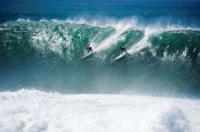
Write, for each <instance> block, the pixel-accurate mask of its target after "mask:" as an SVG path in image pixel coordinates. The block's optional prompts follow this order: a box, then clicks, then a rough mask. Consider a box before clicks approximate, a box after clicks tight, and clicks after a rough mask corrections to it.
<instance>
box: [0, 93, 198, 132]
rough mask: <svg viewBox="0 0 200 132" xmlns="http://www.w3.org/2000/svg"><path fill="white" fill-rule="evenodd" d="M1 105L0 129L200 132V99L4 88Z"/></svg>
mask: <svg viewBox="0 0 200 132" xmlns="http://www.w3.org/2000/svg"><path fill="white" fill-rule="evenodd" d="M30 104H31V105H30ZM0 105H1V107H0V124H1V125H0V131H15V132H20V131H23V132H30V131H45V132H46V131H48V132H55V131H70V132H102V131H104V132H110V131H114V132H124V131H127V132H130V131H137V132H157V131H162V132H186V131H187V132H199V131H200V126H199V124H200V118H199V116H197V115H199V114H200V101H199V100H192V99H175V98H164V97H151V96H136V95H109V94H106V95H103V94H102V95H95V94H90V95H87V94H84V95H83V94H82V95H63V94H58V93H47V92H41V91H36V90H20V91H18V92H1V93H0ZM144 108H145V109H144ZM119 126H120V127H119Z"/></svg>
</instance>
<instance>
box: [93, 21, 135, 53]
mask: <svg viewBox="0 0 200 132" xmlns="http://www.w3.org/2000/svg"><path fill="white" fill-rule="evenodd" d="M131 26H132V25H131V24H126V25H124V24H123V23H122V24H119V25H117V26H116V27H115V28H116V32H115V33H114V34H113V35H111V36H110V37H108V38H107V39H105V40H103V41H102V42H101V43H100V44H99V46H97V47H95V46H93V47H94V49H95V50H94V52H100V51H102V50H106V49H108V48H111V47H112V46H113V45H114V44H116V43H117V42H118V41H119V40H122V39H123V38H124V37H123V35H121V34H122V33H123V32H125V31H126V30H128V29H129V28H130V27H131Z"/></svg>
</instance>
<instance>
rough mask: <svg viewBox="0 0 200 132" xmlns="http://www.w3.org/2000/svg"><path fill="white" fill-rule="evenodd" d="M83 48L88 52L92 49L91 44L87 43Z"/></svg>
mask: <svg viewBox="0 0 200 132" xmlns="http://www.w3.org/2000/svg"><path fill="white" fill-rule="evenodd" d="M85 49H86V50H87V52H88V53H89V52H92V51H93V50H92V46H91V45H89V44H88V45H86V47H85Z"/></svg>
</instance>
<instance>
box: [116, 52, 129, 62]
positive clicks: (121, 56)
mask: <svg viewBox="0 0 200 132" xmlns="http://www.w3.org/2000/svg"><path fill="white" fill-rule="evenodd" d="M126 55H127V53H126V52H123V53H121V54H120V55H119V56H117V57H116V58H115V59H114V61H117V60H119V59H121V58H123V57H124V56H126Z"/></svg>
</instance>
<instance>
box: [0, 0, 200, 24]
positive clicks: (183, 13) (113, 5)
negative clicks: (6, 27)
mask: <svg viewBox="0 0 200 132" xmlns="http://www.w3.org/2000/svg"><path fill="white" fill-rule="evenodd" d="M199 7H200V2H199V1H190V0H175V1H172V0H155V1H150V0H142V1H140V0H134V1H133V0H103V1H95V0H75V1H74V0H59V1H57V0H45V1H42V0H20V1H12V0H1V4H0V21H1V22H4V21H8V20H14V19H18V18H30V19H35V20H38V19H42V18H43V19H67V18H77V17H84V18H88V19H92V18H97V17H103V18H105V17H112V18H126V17H133V16H137V17H138V18H141V19H145V20H146V21H150V20H152V19H156V18H158V17H168V18H171V19H172V18H173V20H174V21H178V20H179V19H180V18H181V19H183V20H185V21H186V22H188V23H191V22H193V23H195V22H196V23H198V22H199V17H200V8H199Z"/></svg>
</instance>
